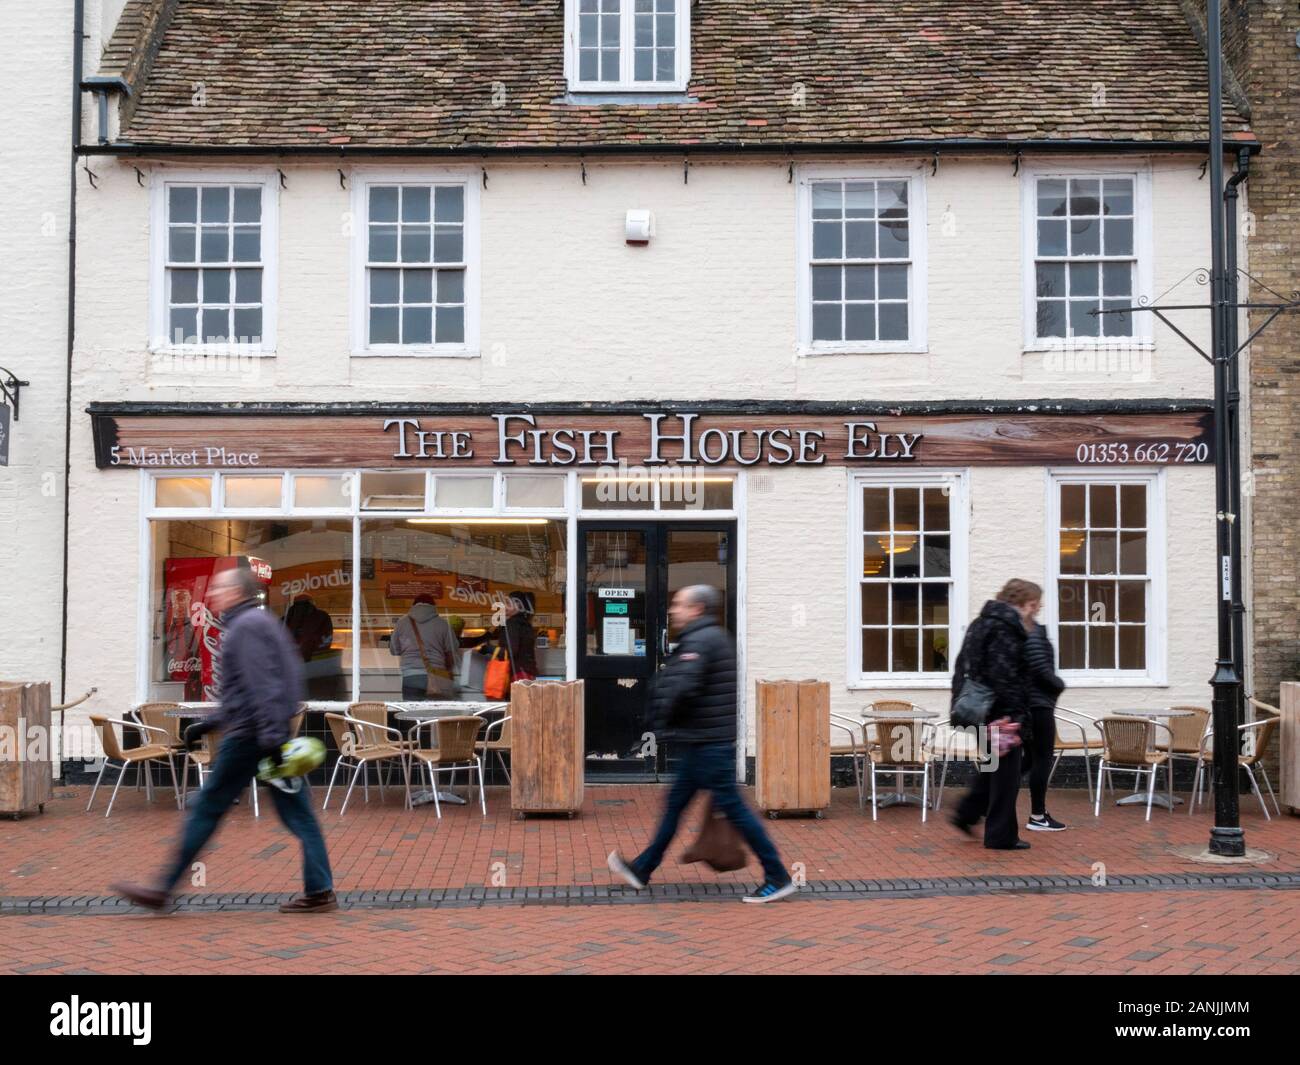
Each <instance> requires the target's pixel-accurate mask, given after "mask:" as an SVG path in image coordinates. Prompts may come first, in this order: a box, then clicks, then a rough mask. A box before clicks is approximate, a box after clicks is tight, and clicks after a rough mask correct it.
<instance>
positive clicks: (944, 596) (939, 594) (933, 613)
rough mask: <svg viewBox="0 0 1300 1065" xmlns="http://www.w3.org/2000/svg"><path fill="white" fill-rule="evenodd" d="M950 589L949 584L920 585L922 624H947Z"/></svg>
mask: <svg viewBox="0 0 1300 1065" xmlns="http://www.w3.org/2000/svg"><path fill="white" fill-rule="evenodd" d="M951 590H952V589H951V585H948V584H923V585H921V624H922V625H947V624H948V597H949V595H950V594H951ZM944 635H945V636H946V635H947V633H945V634H944Z"/></svg>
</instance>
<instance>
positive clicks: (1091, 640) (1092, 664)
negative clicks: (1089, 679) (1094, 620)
mask: <svg viewBox="0 0 1300 1065" xmlns="http://www.w3.org/2000/svg"><path fill="white" fill-rule="evenodd" d="M1088 668H1090V669H1114V668H1115V630H1114V629H1113V628H1112V627H1111V626H1109V625H1105V626H1102V625H1090V626H1088Z"/></svg>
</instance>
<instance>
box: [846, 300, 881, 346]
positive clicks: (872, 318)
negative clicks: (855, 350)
mask: <svg viewBox="0 0 1300 1065" xmlns="http://www.w3.org/2000/svg"><path fill="white" fill-rule="evenodd" d="M844 339H845V340H875V339H876V307H875V304H873V303H850V304H849V305H848V306H846V307H845V308H844Z"/></svg>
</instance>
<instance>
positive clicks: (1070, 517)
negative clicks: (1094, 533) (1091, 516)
mask: <svg viewBox="0 0 1300 1065" xmlns="http://www.w3.org/2000/svg"><path fill="white" fill-rule="evenodd" d="M1087 490H1088V486H1087V485H1082V484H1063V485H1061V528H1063V529H1082V528H1083V527H1084V526H1085V525H1087V512H1086V493H1087Z"/></svg>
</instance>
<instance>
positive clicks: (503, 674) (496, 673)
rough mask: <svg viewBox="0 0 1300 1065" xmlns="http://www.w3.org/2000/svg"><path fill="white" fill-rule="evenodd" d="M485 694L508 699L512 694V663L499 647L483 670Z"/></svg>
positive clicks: (490, 697)
mask: <svg viewBox="0 0 1300 1065" xmlns="http://www.w3.org/2000/svg"><path fill="white" fill-rule="evenodd" d="M483 694H484V696H486V697H487V698H489V699H506V698H509V696H510V663H509V662H508V661H507V660H506V656H505V652H504V651H502V650H501V648H500V647H498V648H497V649H496V650H495V651H494V652H493V653H492V658H491V659H490V660H489V661H488V664H487V669H486V670H484V672H483Z"/></svg>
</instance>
